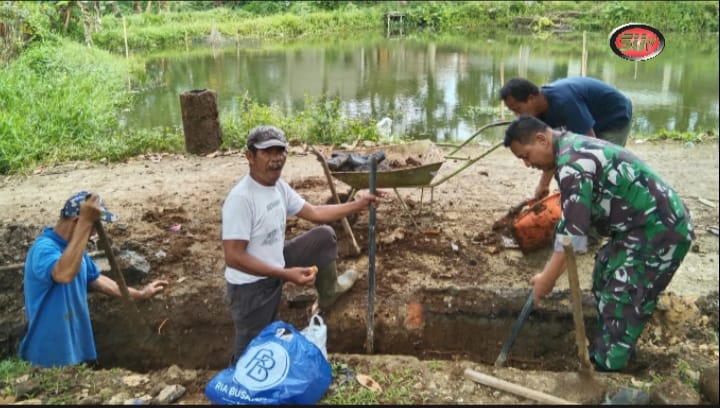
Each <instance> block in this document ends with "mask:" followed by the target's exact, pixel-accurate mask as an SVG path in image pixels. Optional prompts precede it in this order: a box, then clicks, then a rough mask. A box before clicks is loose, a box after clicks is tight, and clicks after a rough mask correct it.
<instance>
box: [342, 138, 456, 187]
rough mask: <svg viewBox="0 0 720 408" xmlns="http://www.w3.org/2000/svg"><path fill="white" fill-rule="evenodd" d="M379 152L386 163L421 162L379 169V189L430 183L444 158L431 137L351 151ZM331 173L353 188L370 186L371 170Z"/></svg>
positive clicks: (377, 184)
mask: <svg viewBox="0 0 720 408" xmlns="http://www.w3.org/2000/svg"><path fill="white" fill-rule="evenodd" d="M378 151H383V152H384V153H385V160H384V162H387V163H406V161H407V160H408V159H411V160H412V161H413V162H414V163H419V164H418V165H414V166H413V165H403V166H402V167H398V168H395V169H391V170H380V169H378V171H377V175H376V180H375V183H376V187H377V188H397V187H421V186H428V185H430V183H431V182H432V180H433V178H434V177H435V175H436V174H437V172H438V170H439V169H440V166H442V164H443V162H444V161H445V158H444V156H443V152H442V150H440V149H439V148H438V147H437V146H435V144H433V142H431V141H430V140H419V141H415V142H411V143H404V144H395V145H385V146H376V147H372V148H358V149H355V150H353V151H352V153H361V154H372V153H375V152H378ZM348 153H350V152H348ZM330 174H331V175H332V176H333V177H335V178H336V179H338V180H340V181H342V182H343V183H345V184H347V185H349V186H350V187H352V189H353V190H362V189H367V188H369V181H370V177H369V174H370V172H369V171H336V172H330Z"/></svg>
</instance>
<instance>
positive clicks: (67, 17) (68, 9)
mask: <svg viewBox="0 0 720 408" xmlns="http://www.w3.org/2000/svg"><path fill="white" fill-rule="evenodd" d="M71 5H72V3H69V4H68V5H67V6H65V23H64V24H63V32H64V33H66V32H67V29H68V25H70V16H72V7H70V6H71Z"/></svg>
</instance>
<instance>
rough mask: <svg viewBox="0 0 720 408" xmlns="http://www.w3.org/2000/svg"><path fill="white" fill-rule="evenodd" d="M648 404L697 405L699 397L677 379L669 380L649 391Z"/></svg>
mask: <svg viewBox="0 0 720 408" xmlns="http://www.w3.org/2000/svg"><path fill="white" fill-rule="evenodd" d="M650 403H651V404H656V405H685V406H687V405H698V404H700V395H699V394H698V393H697V392H695V390H693V389H692V387H690V386H689V385H687V384H685V383H683V382H682V381H680V380H678V379H677V378H669V379H667V380H665V381H663V382H661V383H660V384H657V385H655V386H653V387H652V388H651V389H650Z"/></svg>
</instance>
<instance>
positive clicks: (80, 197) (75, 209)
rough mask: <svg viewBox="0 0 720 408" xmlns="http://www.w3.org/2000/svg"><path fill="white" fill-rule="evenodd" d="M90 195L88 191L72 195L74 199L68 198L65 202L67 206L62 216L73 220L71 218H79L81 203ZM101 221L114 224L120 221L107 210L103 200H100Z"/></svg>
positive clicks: (63, 209)
mask: <svg viewBox="0 0 720 408" xmlns="http://www.w3.org/2000/svg"><path fill="white" fill-rule="evenodd" d="M89 195H90V193H89V192H87V191H80V192H78V193H75V194H73V195H72V197H70V198H68V200H67V201H66V202H65V206H64V207H63V208H62V210H60V216H61V217H63V218H71V217H77V216H79V215H80V203H82V202H83V201H85V199H86V198H87V197H88V196H89ZM100 211H101V215H100V219H101V220H103V221H106V222H114V221H117V220H118V217H116V216H115V215H113V213H111V212H110V211H108V210H107V208H105V203H104V202H103V200H102V198H100Z"/></svg>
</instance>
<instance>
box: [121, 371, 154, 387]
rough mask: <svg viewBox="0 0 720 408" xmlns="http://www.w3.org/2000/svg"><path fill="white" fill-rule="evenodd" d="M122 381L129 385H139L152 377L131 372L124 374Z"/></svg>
mask: <svg viewBox="0 0 720 408" xmlns="http://www.w3.org/2000/svg"><path fill="white" fill-rule="evenodd" d="M122 382H123V384H125V385H127V386H128V387H137V386H138V385H143V384H146V383H148V382H150V378H148V376H147V375H142V374H131V375H126V376H124V377H123V378H122Z"/></svg>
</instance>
